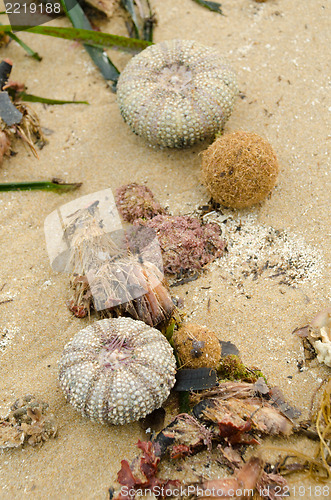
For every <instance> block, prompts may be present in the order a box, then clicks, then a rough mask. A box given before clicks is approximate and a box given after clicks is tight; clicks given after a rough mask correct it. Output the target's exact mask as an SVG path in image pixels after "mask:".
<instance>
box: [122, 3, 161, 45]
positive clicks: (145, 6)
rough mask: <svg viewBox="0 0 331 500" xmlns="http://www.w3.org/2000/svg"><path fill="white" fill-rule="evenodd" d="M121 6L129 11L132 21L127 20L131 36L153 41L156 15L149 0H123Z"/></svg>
mask: <svg viewBox="0 0 331 500" xmlns="http://www.w3.org/2000/svg"><path fill="white" fill-rule="evenodd" d="M121 6H122V7H123V8H124V9H125V10H126V11H127V13H128V15H129V17H130V21H131V22H130V21H126V22H125V24H126V27H127V30H128V33H129V36H130V37H132V38H139V39H142V40H147V41H149V42H152V41H153V29H154V26H155V25H156V22H157V21H156V15H155V14H154V13H153V11H152V7H151V4H150V1H149V0H122V1H121Z"/></svg>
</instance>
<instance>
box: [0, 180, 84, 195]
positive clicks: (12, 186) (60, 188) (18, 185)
mask: <svg viewBox="0 0 331 500" xmlns="http://www.w3.org/2000/svg"><path fill="white" fill-rule="evenodd" d="M81 185H82V182H74V183H66V182H63V181H62V180H61V179H52V180H51V181H32V182H5V183H0V191H33V190H36V189H41V190H44V191H55V192H56V193H66V192H67V191H73V190H74V189H77V188H79V187H80V186H81Z"/></svg>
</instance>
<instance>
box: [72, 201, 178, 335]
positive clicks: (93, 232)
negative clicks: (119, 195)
mask: <svg viewBox="0 0 331 500" xmlns="http://www.w3.org/2000/svg"><path fill="white" fill-rule="evenodd" d="M142 233H143V234H142ZM64 237H65V238H66V239H67V240H68V242H69V243H70V258H69V270H70V272H71V289H72V296H71V298H70V299H69V302H68V306H69V309H70V310H71V311H72V312H73V313H74V314H75V316H77V317H80V318H82V317H84V316H87V315H88V314H90V311H91V310H95V311H99V312H100V314H101V316H103V317H105V316H106V317H107V316H115V317H116V316H125V315H129V316H131V317H133V318H134V319H140V320H142V321H144V322H145V323H147V324H148V325H150V326H156V325H158V324H160V323H164V322H167V321H168V320H169V319H170V317H171V315H172V313H173V311H174V309H175V305H174V303H173V301H172V299H171V296H170V293H169V290H168V286H167V283H166V280H165V278H164V276H163V274H162V272H161V271H160V269H159V268H158V267H157V265H155V264H154V263H153V256H152V255H151V253H153V248H154V246H153V241H154V237H155V235H154V233H153V234H152V233H151V232H150V231H149V232H148V231H147V232H146V230H144V228H142V229H140V228H138V230H137V228H133V229H132V230H131V231H128V232H123V231H114V232H112V233H109V232H106V230H105V229H104V227H103V223H102V221H101V219H100V215H99V213H98V206H97V204H94V205H89V206H88V207H86V208H84V209H80V210H78V211H76V212H75V213H74V214H72V216H71V218H70V220H68V222H67V224H66V229H65V234H64ZM142 241H144V245H143V246H142V245H141V242H142ZM145 249H146V251H145ZM154 257H155V256H154ZM160 258H161V257H160Z"/></svg>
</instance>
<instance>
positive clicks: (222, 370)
mask: <svg viewBox="0 0 331 500" xmlns="http://www.w3.org/2000/svg"><path fill="white" fill-rule="evenodd" d="M217 372H218V376H219V378H221V379H227V380H241V381H242V382H256V381H257V380H258V379H259V378H260V377H261V378H262V377H263V374H262V372H261V371H260V370H259V369H258V368H247V366H245V365H244V363H243V362H242V361H241V359H240V357H239V356H238V355H236V354H229V355H227V356H224V357H222V359H221V360H220V362H219V364H218V367H217ZM262 380H264V379H263V378H262Z"/></svg>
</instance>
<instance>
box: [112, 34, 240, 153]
mask: <svg viewBox="0 0 331 500" xmlns="http://www.w3.org/2000/svg"><path fill="white" fill-rule="evenodd" d="M237 94H238V86H237V80H236V76H235V73H234V71H233V70H232V69H231V67H230V66H229V65H228V64H227V63H226V62H225V61H224V59H223V58H222V57H221V56H220V54H219V53H218V51H217V50H215V49H213V48H209V47H205V46H204V45H202V44H200V43H198V42H195V41H193V40H170V41H165V42H161V43H157V44H155V45H152V46H150V47H148V48H147V49H145V50H143V51H142V52H141V53H140V54H138V55H136V56H135V57H133V58H132V59H131V61H130V62H129V63H128V64H127V66H126V67H125V69H124V70H123V71H122V73H121V75H120V78H119V80H118V85H117V99H118V104H119V107H120V111H121V114H122V116H123V118H124V120H125V121H126V122H127V123H128V125H129V126H130V127H131V129H132V130H133V132H134V133H135V134H137V135H139V136H141V137H143V138H144V139H146V140H147V141H148V142H149V144H151V145H158V146H161V147H169V148H181V147H185V146H190V145H192V144H194V143H196V142H198V141H200V140H204V139H207V138H209V137H213V135H214V134H215V133H216V132H218V131H219V130H220V129H222V128H223V126H224V124H225V122H226V121H227V119H228V118H229V116H230V115H231V112H232V108H233V104H234V101H235V98H236V96H237Z"/></svg>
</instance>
